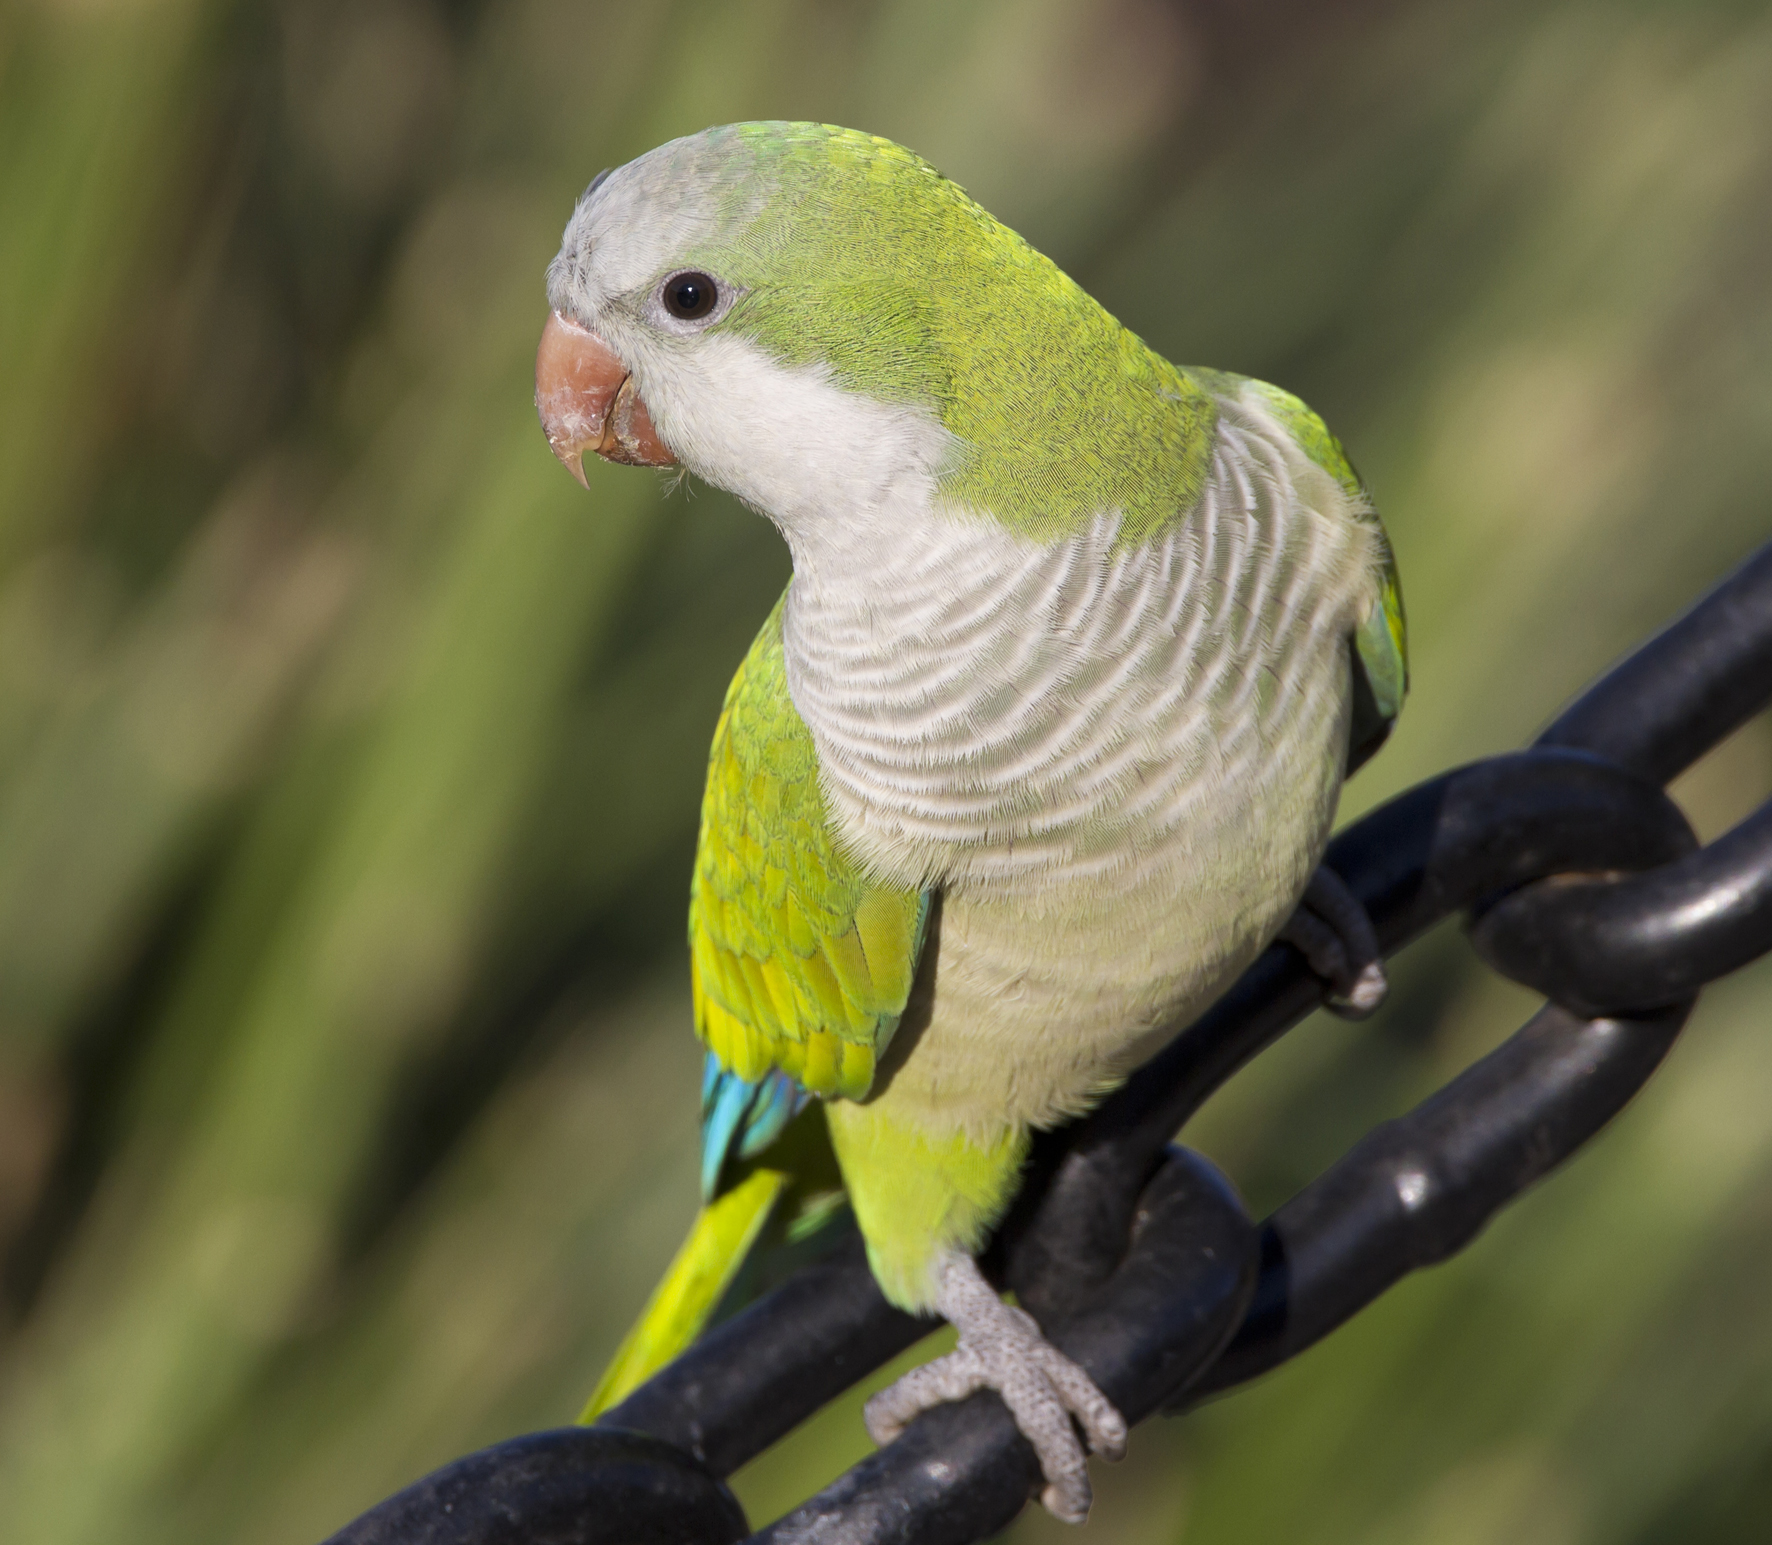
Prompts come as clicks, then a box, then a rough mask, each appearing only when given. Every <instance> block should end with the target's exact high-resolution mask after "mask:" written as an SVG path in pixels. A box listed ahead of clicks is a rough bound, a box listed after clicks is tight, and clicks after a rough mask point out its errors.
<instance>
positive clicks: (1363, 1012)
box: [1280, 864, 1390, 1019]
mask: <svg viewBox="0 0 1772 1545" xmlns="http://www.w3.org/2000/svg"><path fill="white" fill-rule="evenodd" d="M1280 937H1281V938H1282V939H1284V940H1285V941H1286V942H1287V943H1288V944H1292V945H1295V946H1296V947H1297V948H1298V950H1299V952H1300V953H1301V954H1302V955H1303V956H1304V958H1305V959H1306V960H1307V961H1309V962H1310V968H1311V970H1313V971H1315V972H1316V973H1317V975H1318V976H1320V977H1322V978H1323V979H1324V980H1325V981H1326V982H1328V983H1329V985H1330V987H1331V988H1332V989H1333V991H1332V992H1331V994H1330V997H1329V1000H1328V1003H1327V1005H1326V1007H1327V1008H1328V1009H1329V1011H1330V1012H1331V1013H1334V1014H1339V1015H1341V1017H1342V1018H1343V1019H1364V1018H1365V1017H1366V1016H1367V1015H1368V1014H1370V1013H1371V1012H1372V1011H1373V1010H1374V1009H1376V1008H1377V1007H1378V1005H1379V1004H1381V1003H1383V1002H1384V997H1385V994H1386V993H1388V992H1389V991H1390V982H1389V981H1388V980H1387V979H1386V977H1385V974H1384V959H1383V957H1382V956H1381V955H1380V954H1379V952H1378V936H1377V935H1376V934H1375V933H1374V932H1373V931H1372V919H1371V918H1370V917H1368V916H1367V915H1366V909H1365V908H1364V907H1363V906H1361V905H1360V902H1359V899H1358V898H1357V897H1356V896H1355V895H1354V893H1353V892H1352V891H1350V890H1349V889H1348V888H1347V886H1346V885H1344V884H1343V883H1342V880H1341V876H1340V875H1338V874H1336V872H1335V871H1334V870H1333V869H1330V868H1329V867H1327V866H1326V865H1323V864H1319V865H1318V866H1317V872H1316V873H1315V874H1314V875H1312V876H1311V883H1310V884H1309V885H1307V886H1306V887H1305V892H1304V898H1303V899H1302V900H1301V901H1300V902H1299V903H1298V910H1297V911H1296V912H1294V913H1293V914H1292V918H1291V921H1290V922H1288V923H1287V924H1286V926H1285V927H1284V928H1282V929H1281V930H1280Z"/></svg>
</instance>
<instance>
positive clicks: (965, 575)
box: [783, 401, 1377, 1125]
mask: <svg viewBox="0 0 1772 1545" xmlns="http://www.w3.org/2000/svg"><path fill="white" fill-rule="evenodd" d="M1349 516H1350V512H1349V509H1348V496H1347V495H1346V493H1345V492H1344V491H1343V490H1342V489H1341V488H1340V486H1339V485H1338V484H1337V483H1336V482H1335V481H1334V479H1333V478H1331V477H1329V476H1328V475H1327V474H1326V473H1323V472H1322V471H1321V470H1320V469H1319V468H1317V467H1316V466H1315V465H1314V464H1313V463H1311V462H1310V461H1309V460H1308V459H1307V458H1306V457H1305V456H1304V455H1303V454H1302V453H1301V452H1300V451H1299V450H1298V449H1297V447H1296V446H1295V445H1294V444H1293V442H1292V441H1291V439H1290V437H1289V436H1288V435H1286V434H1285V432H1284V431H1283V429H1282V428H1281V427H1280V426H1279V425H1278V424H1277V423H1275V422H1274V421H1273V419H1272V418H1271V417H1270V416H1269V415H1268V414H1267V413H1266V411H1265V409H1264V408H1263V407H1262V406H1261V405H1260V404H1259V402H1253V401H1244V402H1239V403H1236V404H1232V405H1229V406H1228V407H1227V408H1226V410H1225V412H1224V414H1223V416H1222V418H1221V422H1220V426H1219V430H1218V439H1217V444H1216V447H1215V450H1214V455H1213V459H1212V463H1211V470H1210V475H1209V481H1208V486H1207V489H1206V493H1205V496H1204V498H1203V500H1202V503H1201V506H1200V508H1199V509H1198V510H1197V511H1196V512H1194V514H1193V515H1192V516H1191V517H1190V518H1188V519H1187V520H1185V521H1183V522H1180V523H1179V524H1177V525H1176V526H1175V527H1173V528H1172V529H1171V530H1170V531H1168V532H1167V533H1166V534H1164V535H1163V536H1162V537H1161V538H1160V539H1159V540H1157V541H1155V542H1153V543H1151V544H1149V545H1146V546H1142V547H1132V548H1123V549H1118V550H1117V549H1116V539H1117V536H1118V531H1119V518H1118V515H1117V514H1116V513H1112V512H1110V513H1106V514H1103V515H1102V516H1101V517H1100V518H1098V519H1097V520H1096V521H1095V522H1094V523H1093V524H1092V525H1091V527H1090V528H1089V529H1088V530H1087V531H1086V532H1084V533H1083V534H1082V535H1080V536H1076V537H1073V538H1071V539H1068V540H1065V541H1062V542H1060V543H1057V544H1051V545H1042V544H1039V543H1035V542H1032V541H1029V540H1026V539H1024V538H1020V537H1016V536H1014V535H1011V534H1009V533H1006V532H1004V531H1003V530H1002V528H1000V527H998V526H995V525H993V524H989V523H987V522H984V521H982V520H978V519H974V518H970V517H955V516H952V515H945V514H941V513H937V512H935V511H934V510H932V509H929V508H927V507H925V508H924V509H923V510H922V511H920V512H916V513H915V514H913V515H911V516H910V517H909V518H907V516H906V513H905V511H904V510H903V509H902V507H901V508H900V510H898V511H897V512H895V519H894V520H893V522H892V523H891V526H890V529H887V528H885V526H884V523H882V525H881V526H879V527H875V526H872V525H870V524H869V523H867V522H856V521H843V522H835V521H833V522H831V523H830V525H829V527H828V529H821V530H817V531H814V532H811V533H808V531H807V530H806V528H805V527H804V526H802V527H801V528H800V529H799V530H798V531H796V532H795V533H794V537H795V541H794V546H795V578H794V583H793V587H792V589H791V591H790V593H789V599H788V607H787V612H786V616H785V618H784V627H783V636H784V643H785V646H786V651H785V652H786V660H787V668H788V682H789V687H790V690H791V692H792V693H793V697H794V702H795V705H796V706H797V707H798V709H799V711H800V713H801V716H802V717H803V718H804V719H805V721H806V723H807V725H808V727H809V728H810V729H811V732H812V735H813V738H814V741H815V743H816V745H817V747H818V751H819V757H820V761H821V764H822V767H823V771H824V778H825V790H826V795H827V799H828V803H829V805H830V808H831V811H832V814H833V816H834V818H835V820H836V822H837V824H838V826H839V829H840V830H841V831H842V833H843V835H844V837H845V840H846V841H847V843H848V844H849V845H850V847H851V848H852V850H853V851H855V852H856V853H857V854H858V855H859V856H861V857H863V858H864V859H865V860H866V861H867V862H869V863H870V865H872V866H873V867H874V868H875V869H876V870H877V871H878V872H879V873H880V874H881V875H882V877H883V878H890V879H892V880H893V881H895V882H896V883H900V884H905V885H928V884H936V885H939V886H941V887H942V889H943V891H944V909H943V913H942V921H941V935H940V952H941V964H940V967H939V970H940V972H941V976H940V978H939V983H938V988H937V1004H936V1012H935V1018H934V1020H933V1022H932V1023H931V1024H930V1025H929V1026H928V1027H927V1028H926V1029H925V1030H924V1032H923V1034H922V1035H921V1037H920V1039H919V1044H918V1049H917V1051H916V1054H915V1056H914V1057H912V1058H911V1059H910V1060H909V1063H908V1064H907V1066H906V1067H905V1068H903V1069H901V1070H900V1071H899V1072H898V1073H897V1074H895V1082H894V1088H893V1095H894V1097H895V1099H899V1100H903V1099H907V1098H915V1099H917V1100H918V1101H919V1103H922V1104H925V1105H927V1106H929V1107H931V1109H930V1110H928V1111H925V1112H924V1113H923V1114H924V1116H925V1118H926V1119H930V1118H937V1117H939V1116H942V1115H947V1116H951V1117H952V1118H953V1119H956V1120H961V1121H964V1122H965V1123H966V1124H968V1125H975V1124H978V1123H977V1122H974V1121H973V1119H972V1115H971V1113H972V1112H974V1111H975V1110H976V1111H980V1112H988V1113H989V1114H990V1119H991V1121H992V1122H995V1121H1000V1120H1001V1118H1002V1116H1003V1114H1004V1113H1005V1104H1006V1101H1007V1105H1008V1107H1009V1110H1010V1113H1012V1114H1016V1115H1018V1116H1019V1117H1020V1118H1021V1119H1025V1120H1028V1121H1030V1122H1035V1123H1039V1122H1043V1121H1048V1120H1051V1119H1054V1118H1055V1117H1056V1116H1058V1115H1061V1114H1064V1113H1067V1112H1069V1111H1072V1110H1075V1109H1078V1108H1080V1107H1081V1106H1082V1105H1084V1104H1085V1103H1086V1102H1087V1100H1088V1098H1089V1097H1090V1096H1091V1095H1092V1094H1094V1093H1096V1092H1098V1091H1099V1089H1100V1088H1101V1087H1102V1085H1104V1084H1105V1083H1108V1082H1111V1081H1112V1080H1113V1079H1114V1078H1116V1077H1118V1076H1119V1075H1121V1074H1123V1073H1124V1071H1125V1070H1126V1068H1127V1067H1128V1066H1130V1065H1131V1061H1133V1060H1136V1058H1137V1056H1138V1055H1139V1054H1140V1052H1141V1050H1142V1046H1143V1040H1144V1038H1145V1037H1146V1036H1147V1035H1148V1034H1149V1033H1150V1032H1151V1031H1152V1029H1153V1027H1154V1026H1156V1025H1158V1024H1159V1023H1160V1022H1162V1021H1164V1020H1166V1019H1167V1018H1168V1017H1170V1016H1172V1015H1173V1014H1175V1013H1178V1012H1185V1011H1186V1010H1187V1009H1188V1007H1189V1006H1190V1004H1192V1003H1194V1002H1196V1001H1197V1000H1200V999H1202V998H1204V997H1205V996H1208V995H1210V994H1214V993H1216V992H1217V991H1218V990H1220V989H1221V988H1222V986H1223V984H1224V982H1225V980H1226V978H1227V976H1228V975H1229V974H1230V973H1231V972H1233V971H1234V970H1237V969H1241V966H1242V965H1243V964H1244V963H1246V961H1247V959H1248V958H1250V957H1251V956H1252V955H1253V953H1254V952H1255V951H1256V950H1257V949H1259V948H1260V947H1261V945H1262V944H1265V942H1266V941H1267V939H1268V938H1270V937H1271V936H1272V934H1273V932H1274V931H1275V930H1276V929H1277V928H1278V926H1279V924H1280V923H1281V922H1282V921H1283V920H1284V917H1285V915H1286V914H1287V913H1288V912H1289V911H1290V909H1291V906H1292V905H1293V903H1294V901H1295V899H1296V897H1297V894H1298V892H1299V890H1300V889H1301V888H1302V886H1303V884H1304V882H1305V880H1306V879H1307V878H1308V876H1309V873H1310V870H1311V869H1312V868H1313V867H1314V866H1315V864H1316V862H1317V859H1318V857H1319V856H1320V853H1321V849H1322V844H1323V842H1324V840H1325V839H1326V836H1327V831H1328V826H1329V821H1330V819H1331V816H1332V814H1333V810H1334V803H1335V794H1336V790H1337V788H1338V787H1339V783H1340V779H1341V759H1342V747H1343V745H1344V743H1345V736H1346V724H1347V719H1346V715H1347V704H1348V690H1349V686H1348V683H1349V671H1348V642H1347V640H1348V635H1349V633H1350V631H1351V630H1352V628H1353V626H1354V625H1355V623H1356V622H1357V620H1358V619H1359V618H1360V617H1361V616H1363V615H1364V610H1365V608H1366V607H1367V606H1369V605H1370V604H1371V603H1372V598H1373V596H1374V594H1375V592H1376V574H1377V553H1376V550H1375V544H1374V542H1373V539H1372V536H1371V533H1370V528H1368V527H1366V526H1365V525H1363V524H1361V523H1360V522H1358V521H1356V520H1353V519H1351V518H1349ZM1030 1036H1033V1037H1035V1038H1037V1043H1038V1044H1039V1045H1040V1046H1041V1047H1042V1048H1044V1049H1045V1050H1044V1055H1043V1056H1041V1057H1038V1058H1034V1059H1032V1061H1030V1059H1029V1058H1028V1056H1027V1041H1028V1037H1030ZM1010 1043H1014V1046H1013V1053H1012V1054H1011V1045H1010ZM1006 1067H1007V1068H1010V1069H1011V1070H1012V1073H1011V1077H1012V1080H1013V1081H1015V1082H1016V1083H1017V1084H1018V1087H1017V1088H1016V1089H1013V1090H1009V1091H1005V1089H1004V1077H1005V1074H1004V1069H1005V1068H1006ZM919 1091H921V1092H920V1093H919ZM981 1119H982V1118H981Z"/></svg>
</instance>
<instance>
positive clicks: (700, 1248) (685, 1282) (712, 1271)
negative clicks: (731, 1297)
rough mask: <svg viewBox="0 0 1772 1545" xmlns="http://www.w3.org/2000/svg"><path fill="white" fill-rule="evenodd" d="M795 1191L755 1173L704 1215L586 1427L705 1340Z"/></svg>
mask: <svg viewBox="0 0 1772 1545" xmlns="http://www.w3.org/2000/svg"><path fill="white" fill-rule="evenodd" d="M787 1183H788V1177H787V1176H786V1175H785V1174H783V1173H782V1172H781V1171H780V1170H768V1169H759V1170H754V1171H752V1173H751V1174H749V1175H747V1176H746V1177H745V1178H744V1179H743V1180H742V1181H740V1182H739V1184H737V1185H736V1186H734V1187H733V1188H732V1189H731V1190H730V1191H728V1192H726V1194H725V1195H724V1196H719V1197H716V1198H715V1199H714V1200H713V1201H711V1202H709V1203H708V1205H707V1206H705V1207H704V1208H702V1210H701V1212H700V1214H699V1215H698V1216H697V1218H696V1220H695V1226H694V1227H693V1228H691V1229H690V1231H689V1237H688V1238H687V1239H685V1240H684V1241H683V1248H682V1249H680V1250H679V1251H678V1252H677V1258H676V1259H675V1260H674V1261H672V1262H671V1266H670V1270H669V1271H667V1272H666V1273H665V1274H664V1280H663V1281H662V1282H660V1283H659V1285H658V1286H657V1287H656V1288H655V1289H653V1293H652V1297H651V1298H650V1299H649V1300H648V1301H647V1304H646V1307H645V1309H644V1310H642V1311H641V1314H640V1318H639V1319H638V1320H637V1321H635V1323H634V1328H633V1329H632V1330H630V1331H629V1332H628V1333H627V1335H626V1336H625V1337H624V1338H623V1339H622V1343H621V1345H620V1346H619V1347H618V1348H616V1352H615V1356H614V1357H613V1358H612V1359H610V1363H609V1367H608V1368H607V1369H606V1370H605V1371H604V1374H603V1377H602V1378H601V1379H599V1380H598V1381H597V1388H596V1389H595V1390H594V1391H593V1392H592V1394H591V1398H590V1400H589V1401H588V1402H586V1404H585V1408H584V1410H583V1411H582V1412H581V1413H580V1415H579V1418H578V1419H579V1421H580V1422H591V1421H594V1420H596V1418H597V1417H599V1416H601V1415H602V1414H603V1412H605V1411H607V1410H608V1409H609V1408H610V1407H611V1406H613V1405H615V1404H617V1403H618V1402H620V1401H622V1400H625V1399H626V1398H627V1397H628V1395H629V1394H630V1393H632V1391H634V1390H635V1389H637V1388H638V1387H639V1386H640V1385H642V1384H644V1383H645V1382H646V1380H647V1379H649V1378H651V1377H652V1375H653V1374H655V1373H656V1372H658V1370H659V1369H660V1368H662V1367H664V1365H665V1364H666V1363H668V1362H669V1361H670V1360H671V1359H672V1358H673V1357H675V1356H676V1355H677V1354H678V1353H679V1352H681V1351H682V1350H683V1349H684V1348H685V1347H687V1346H688V1345H689V1344H690V1343H691V1342H692V1341H694V1340H695V1338H696V1337H697V1336H699V1335H700V1334H701V1333H702V1330H703V1328H704V1327H705V1326H706V1325H707V1322H708V1317H709V1316H710V1315H711V1314H712V1313H713V1312H714V1310H715V1309H716V1308H717V1307H718V1305H719V1303H720V1300H721V1299H722V1298H724V1297H725V1296H726V1291H727V1289H728V1288H730V1287H731V1286H732V1282H733V1279H734V1278H735V1277H737V1275H738V1272H739V1268H740V1267H742V1266H743V1265H744V1263H745V1259H746V1257H747V1256H749V1255H750V1253H751V1247H752V1246H753V1245H754V1244H755V1243H756V1242H757V1237H758V1235H759V1234H761V1233H762V1231H763V1226H764V1224H766V1223H767V1222H768V1221H769V1215H770V1213H771V1212H773V1211H774V1209H775V1204H776V1202H777V1201H778V1200H779V1199H780V1197H781V1194H782V1190H783V1188H784V1187H785V1186H786V1185H787Z"/></svg>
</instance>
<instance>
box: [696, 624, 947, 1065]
mask: <svg viewBox="0 0 1772 1545" xmlns="http://www.w3.org/2000/svg"><path fill="white" fill-rule="evenodd" d="M927 913H928V900H927V897H926V896H925V895H924V894H922V893H920V892H917V891H907V890H899V889H895V888H893V887H889V886H882V885H879V884H876V883H875V882H874V881H872V880H871V879H869V878H868V876H867V875H866V874H865V873H864V872H863V871H862V869H861V868H860V866H859V865H857V864H855V863H854V862H852V861H851V860H850V858H849V857H848V855H847V854H845V853H844V852H843V850H842V849H841V847H840V846H839V845H838V843H837V841H836V837H835V835H834V833H833V832H832V831H831V829H830V825H829V823H828V821H827V819H826V814H825V804H824V795H823V793H822V791H821V790H820V787H819V781H818V757H817V753H816V751H815V750H814V748H813V744H812V736H811V734H810V733H809V732H808V731H807V729H806V726H805V723H804V722H803V721H802V720H801V718H800V716H799V714H798V713H797V712H796V711H795V709H794V704H793V700H792V699H791V698H790V697H789V695H788V688H787V674H786V670H785V667H784V665H783V661H782V648H781V605H780V604H777V606H776V608H775V610H774V611H773V612H772V613H770V616H769V620H768V621H767V622H765V623H764V625H763V628H762V631H761V632H760V633H759V634H758V635H757V639H756V642H755V643H754V644H752V646H751V651H750V653H749V654H748V655H747V656H746V657H745V661H744V664H743V665H741V666H740V667H739V670H738V674H737V675H736V676H735V677H734V678H733V680H732V686H731V688H730V689H729V690H728V691H727V694H726V706H725V709H724V710H723V711H722V713H721V715H720V723H719V726H718V728H716V729H715V731H714V749H713V758H712V761H711V763H710V765H709V767H708V784H707V793H706V795H705V797H704V798H703V801H702V813H701V840H700V844H699V847H698V849H697V853H696V861H695V878H694V881H693V884H692V886H691V891H690V904H689V948H690V966H691V974H692V980H693V984H694V994H695V1028H696V1033H697V1034H698V1035H699V1036H700V1037H701V1038H702V1040H703V1041H704V1042H706V1044H707V1046H708V1049H709V1050H710V1051H712V1052H713V1053H714V1055H715V1056H716V1057H717V1058H718V1059H719V1060H720V1063H721V1064H722V1065H723V1066H724V1067H726V1068H727V1069H728V1070H730V1071H731V1072H733V1073H735V1074H737V1075H738V1077H740V1078H742V1079H745V1080H747V1081H748V1082H753V1083H754V1082H756V1081H757V1080H759V1079H761V1078H763V1077H764V1076H765V1075H766V1074H767V1073H769V1072H770V1071H771V1070H772V1069H778V1068H779V1069H780V1070H781V1071H782V1072H784V1073H786V1074H788V1075H789V1076H790V1077H791V1078H793V1079H794V1080H795V1081H796V1082H798V1083H799V1084H800V1085H802V1086H803V1087H804V1088H806V1089H808V1090H810V1091H811V1092H812V1093H814V1094H819V1095H826V1096H830V1095H843V1096H846V1097H848V1098H850V1099H860V1098H861V1097H862V1096H864V1095H865V1094H866V1093H867V1092H868V1089H869V1088H870V1086H871V1085H872V1084H873V1080H874V1065H875V1060H876V1058H877V1057H878V1056H879V1054H880V1053H881V1052H882V1051H883V1050H884V1049H885V1047H886V1043H887V1041H888V1040H890V1039H891V1036H892V1032H893V1031H894V1030H895V1029H896V1028H897V1026H898V1021H899V1018H900V1016H901V1015H902V1014H903V1013H904V1007H905V1002H906V1000H907V999H908V998H909V996H910V991H911V982H912V979H913V978H914V977H915V975H916V970H917V957H918V956H919V955H920V954H921V952H922V948H923V930H924V922H925V919H926V917H927Z"/></svg>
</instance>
